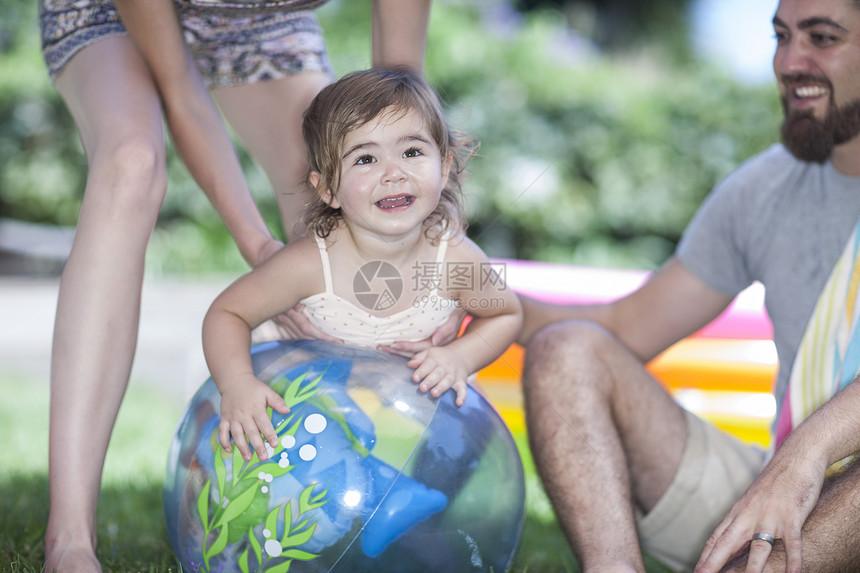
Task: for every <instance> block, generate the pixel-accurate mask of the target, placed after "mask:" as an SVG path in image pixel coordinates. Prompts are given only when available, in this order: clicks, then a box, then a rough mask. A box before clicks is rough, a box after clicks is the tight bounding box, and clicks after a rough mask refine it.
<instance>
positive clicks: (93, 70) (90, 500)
mask: <svg viewBox="0 0 860 573" xmlns="http://www.w3.org/2000/svg"><path fill="white" fill-rule="evenodd" d="M57 89H58V91H59V92H60V94H61V95H62V96H63V98H64V100H65V101H66V104H67V106H68V108H69V110H70V112H71V114H72V116H73V117H74V119H75V122H76V123H77V126H78V130H79V132H80V136H81V139H82V141H83V144H84V148H85V150H86V154H87V162H88V169H89V172H88V177H87V184H86V190H85V193H84V199H83V203H82V206H81V212H80V217H79V220H78V227H77V232H76V234H75V240H74V244H73V246H72V251H71V254H70V256H69V260H68V262H67V263H66V267H65V270H64V272H63V276H62V280H61V283H60V293H59V300H58V303H57V316H56V324H55V329H54V346H53V353H52V362H51V410H50V420H51V422H50V464H49V476H50V495H51V510H50V516H49V519H48V528H47V532H46V535H45V558H46V571H54V570H57V571H61V572H62V571H76V572H77V571H99V570H100V567H99V564H98V562H97V561H96V558H95V546H96V508H97V504H98V496H99V489H100V485H101V475H102V468H103V465H104V460H105V453H106V451H107V446H108V442H109V440H110V435H111V431H112V429H113V424H114V422H115V420H116V415H117V412H118V410H119V406H120V402H121V401H122V398H123V395H124V394H125V389H126V386H127V385H128V377H129V373H130V370H131V364H132V359H133V356H134V349H135V345H136V342H137V328H138V319H139V313H140V293H141V285H142V281H143V270H144V253H145V250H146V245H147V242H148V241H149V237H150V235H151V233H152V230H153V227H154V226H155V222H156V219H157V217H158V211H159V209H160V207H161V203H162V201H163V198H164V192H165V189H166V170H165V150H164V147H165V144H164V133H163V129H162V116H161V107H160V103H159V100H158V97H157V93H156V91H155V89H154V86H153V84H152V80H151V78H150V75H149V72H148V69H147V68H146V66H145V65H144V63H143V61H142V60H141V59H140V57H139V56H138V54H137V51H136V49H135V48H134V46H133V44H132V43H131V41H130V40H129V39H128V38H126V37H123V36H117V37H112V38H107V39H104V40H101V41H99V42H97V43H95V44H93V45H91V46H89V47H87V48H86V49H84V50H83V51H82V52H81V53H79V54H78V55H76V56H75V57H74V58H73V59H72V60H71V62H70V63H69V64H68V66H67V68H66V69H65V70H64V71H63V73H62V74H61V76H60V77H59V79H58V81H57Z"/></svg>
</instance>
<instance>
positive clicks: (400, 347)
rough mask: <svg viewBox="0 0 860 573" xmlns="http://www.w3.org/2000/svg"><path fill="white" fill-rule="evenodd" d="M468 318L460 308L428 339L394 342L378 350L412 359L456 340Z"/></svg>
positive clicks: (381, 346)
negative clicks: (464, 321)
mask: <svg viewBox="0 0 860 573" xmlns="http://www.w3.org/2000/svg"><path fill="white" fill-rule="evenodd" d="M466 316H468V314H467V313H466V311H465V310H463V309H462V308H460V307H457V309H456V310H455V311H454V312H452V313H451V316H450V317H449V318H448V320H446V321H445V323H444V324H442V326H440V327H439V328H437V329H436V332H434V333H433V334H431V335H430V337H429V338H425V339H424V340H419V341H417V342H402V341H398V342H394V343H393V344H391V345H380V346H379V347H378V348H379V349H380V350H384V351H385V352H388V353H390V354H397V355H398V356H403V357H404V358H412V357H413V356H415V355H416V354H418V353H419V352H422V351H424V350H428V349H430V348H432V347H434V346H445V345H446V344H448V343H449V342H452V341H454V340H456V339H457V335H458V334H460V325H461V324H462V323H463V320H464V319H465V318H466Z"/></svg>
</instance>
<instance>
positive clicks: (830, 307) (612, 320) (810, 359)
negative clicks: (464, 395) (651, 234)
mask: <svg viewBox="0 0 860 573" xmlns="http://www.w3.org/2000/svg"><path fill="white" fill-rule="evenodd" d="M739 17H743V16H742V15H739ZM773 26H774V30H775V33H776V40H777V46H776V52H775V55H774V72H775V75H776V79H777V82H778V84H779V89H780V93H781V96H782V101H783V107H784V110H785V121H784V125H783V127H782V142H783V143H782V144H781V145H774V146H773V147H771V148H770V149H768V150H766V151H764V152H762V153H760V154H759V155H757V156H755V157H753V158H752V159H750V160H749V161H747V162H746V163H744V164H743V165H742V166H741V167H739V168H738V169H737V170H736V171H735V172H733V173H732V174H731V175H730V176H729V177H727V178H726V179H725V180H724V181H722V182H721V183H720V184H719V185H718V186H717V187H716V188H715V189H714V191H713V192H712V193H711V195H710V196H709V197H708V199H707V200H706V201H705V203H704V204H703V205H702V207H701V209H700V210H699V211H698V213H697V214H696V216H695V217H694V219H693V221H692V222H691V224H690V226H689V227H688V228H687V230H686V231H685V233H684V236H683V238H682V240H681V242H680V243H679V245H678V248H677V250H676V252H675V255H674V256H673V257H672V258H671V259H670V260H669V261H668V262H666V263H665V265H663V266H662V268H660V269H659V271H657V272H655V273H654V274H653V275H652V276H651V278H650V279H649V280H648V281H647V282H646V283H645V284H644V285H643V286H642V287H641V288H639V289H638V290H637V291H636V292H634V293H632V294H630V295H628V296H626V297H624V298H622V299H620V300H618V301H615V302H612V303H610V304H604V305H590V306H556V305H550V304H545V303H540V302H538V301H534V300H529V299H527V298H525V297H523V303H524V309H525V316H526V323H525V327H524V331H523V334H522V336H521V340H520V341H521V342H522V343H523V344H526V345H527V353H526V364H525V370H524V376H523V388H524V392H525V398H526V413H527V424H528V430H529V439H530V443H531V447H532V452H533V454H534V457H535V460H536V462H537V465H538V469H539V471H540V474H541V477H542V478H543V481H544V485H545V487H546V490H547V493H548V494H549V497H550V499H551V501H552V503H553V505H554V508H555V511H556V514H557V516H558V518H559V521H560V522H561V524H562V526H563V528H564V531H565V533H566V535H567V537H568V539H569V541H570V543H571V545H572V547H573V550H574V552H575V554H576V555H577V558H578V559H579V561H580V564H581V565H582V566H583V569H584V570H585V571H587V572H589V573H591V572H602V571H614V572H622V571H624V572H627V571H640V572H641V571H644V564H643V560H642V556H641V550H642V549H643V548H644V549H646V550H648V551H649V552H650V553H651V554H653V555H654V556H656V557H658V558H660V559H662V560H663V561H664V562H666V563H667V564H668V565H670V566H672V567H673V568H676V569H678V570H685V571H688V570H691V569H695V571H697V572H701V573H715V572H717V571H747V572H761V571H790V572H800V571H801V570H802V571H814V572H816V573H822V572H845V571H858V570H860V512H858V511H857V508H858V507H860V464H857V463H852V461H851V460H852V459H853V457H852V456H853V454H856V453H857V452H860V382H855V379H856V376H857V370H858V367H857V366H858V365H860V356H858V354H860V351H858V350H855V347H854V346H853V345H852V344H850V341H851V340H855V339H852V338H851V337H852V336H853V333H854V330H853V329H854V327H855V326H856V325H855V324H854V322H853V321H854V316H855V314H856V315H860V312H855V311H854V310H853V309H854V308H858V309H860V304H857V305H855V304H854V302H855V296H856V291H857V289H856V287H857V280H856V279H857V278H858V277H860V265H857V266H856V267H855V266H854V263H856V262H857V260H858V259H860V258H858V257H857V252H858V245H860V232H858V231H860V227H858V219H860V137H858V133H860V1H858V0H781V1H780V2H779V6H778V8H777V11H776V14H775V16H774V18H773ZM855 271H856V273H855ZM756 280H758V281H760V282H762V283H763V284H764V285H765V287H766V300H765V305H766V308H767V311H768V314H769V316H770V318H771V321H772V323H773V327H774V343H775V346H776V349H777V353H778V356H779V363H780V368H779V373H778V376H777V379H776V380H775V383H774V390H773V391H774V396H775V398H776V403H777V405H778V416H777V422H776V423H775V424H774V428H773V430H774V440H773V443H774V448H772V449H771V451H770V452H763V451H760V450H759V449H757V448H756V447H754V446H752V445H749V444H744V443H741V442H740V441H738V440H737V439H735V438H734V437H732V436H730V435H728V434H727V433H725V432H723V431H721V430H718V429H717V428H715V427H714V426H712V425H710V424H709V423H707V422H705V421H703V420H701V419H700V418H698V417H696V416H694V415H693V414H691V413H689V412H686V411H685V410H683V409H682V408H681V407H680V406H679V405H678V404H677V403H676V402H675V401H674V400H673V399H672V397H671V396H670V395H669V394H668V393H667V392H666V391H665V390H664V389H663V387H662V386H661V385H660V384H659V383H658V382H657V381H656V380H655V379H654V378H653V377H652V376H651V375H650V374H649V373H648V371H647V370H646V368H645V364H646V363H647V362H648V361H649V360H650V359H652V358H654V357H655V356H657V355H658V354H659V353H660V352H662V351H663V350H665V349H666V348H668V347H669V346H671V345H672V344H674V343H675V342H677V341H679V340H681V339H682V338H684V337H686V336H688V335H690V334H692V333H693V332H695V331H697V330H699V329H700V328H702V327H703V326H705V325H706V324H707V323H708V322H710V321H711V320H713V319H714V318H715V317H716V316H717V315H719V313H721V312H722V311H723V310H724V309H725V308H726V307H727V306H728V305H729V303H731V301H732V300H733V299H734V297H735V295H737V294H738V293H739V292H740V291H741V290H743V289H744V288H746V287H747V286H748V285H749V284H750V283H752V282H753V281H756ZM840 281H844V282H840ZM843 284H844V285H847V286H840V285H843ZM852 289H853V290H852ZM833 293H841V294H842V295H846V293H847V295H846V296H843V298H838V297H835V296H831V295H832V294H833ZM825 294H826V295H827V298H824V297H825ZM820 296H821V297H822V298H821V300H822V301H823V302H819V297H820ZM840 296H841V295H840ZM834 311H839V312H834ZM846 311H847V312H846ZM828 313H829V314H828ZM857 322H860V319H858V321H857ZM834 325H839V327H838V328H832V327H833V326H834ZM807 330H809V331H810V333H811V334H809V335H807V334H805V333H806V331H807ZM837 331H838V332H837ZM857 331H858V335H857V339H856V340H855V342H857V347H856V348H858V349H860V328H858V329H857ZM831 332H832V337H836V336H844V335H845V333H847V336H848V341H849V343H844V342H834V343H832V344H831V343H830V342H828V343H827V344H821V341H822V340H824V341H829V340H835V338H832V337H831V334H829V333H831ZM839 340H842V339H839ZM816 344H818V345H817V346H816ZM828 344H829V346H828ZM817 364H822V365H823V366H822V367H821V368H820V370H827V372H830V371H831V370H834V364H835V367H836V370H838V372H836V374H835V375H834V379H833V380H834V383H833V384H832V387H830V386H828V385H829V384H830V381H828V380H824V379H823V378H822V376H819V375H818V374H817V370H819V368H816V367H808V366H809V365H813V366H814V365H817ZM816 385H821V386H822V387H824V388H825V391H823V392H821V393H820V396H818V394H816V396H818V397H817V398H816V399H813V398H810V397H809V396H810V395H811V394H810V393H809V392H807V391H806V389H807V388H809V387H816V388H818V386H816ZM840 460H841V462H840ZM837 462H840V463H839V464H837ZM835 464H836V465H835ZM828 468H829V470H828Z"/></svg>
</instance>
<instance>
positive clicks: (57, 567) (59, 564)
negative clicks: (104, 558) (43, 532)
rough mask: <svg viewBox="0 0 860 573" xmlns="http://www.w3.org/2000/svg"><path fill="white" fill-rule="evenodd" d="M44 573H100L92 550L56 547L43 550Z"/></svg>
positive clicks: (87, 548) (87, 547)
mask: <svg viewBox="0 0 860 573" xmlns="http://www.w3.org/2000/svg"><path fill="white" fill-rule="evenodd" d="M45 573H102V567H101V565H99V561H98V559H96V556H95V553H94V552H93V548H92V547H90V546H88V545H84V546H77V547H71V546H64V547H59V546H56V547H54V548H53V549H47V548H46V549H45Z"/></svg>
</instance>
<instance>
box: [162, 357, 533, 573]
mask: <svg viewBox="0 0 860 573" xmlns="http://www.w3.org/2000/svg"><path fill="white" fill-rule="evenodd" d="M252 358H253V364H254V371H255V373H256V374H257V376H258V377H259V378H260V379H261V380H264V381H266V382H267V383H269V384H270V385H271V386H272V388H274V389H275V390H276V391H277V392H278V393H280V394H281V395H282V396H284V399H285V400H286V402H287V405H288V406H290V412H289V413H288V414H285V415H282V414H279V413H277V412H273V414H272V422H273V425H274V426H275V428H276V430H277V432H278V436H279V444H278V447H276V448H271V449H270V450H269V452H268V453H269V458H268V459H267V460H266V461H263V462H261V461H260V460H259V459H258V458H257V457H256V456H254V457H253V458H252V459H251V460H250V461H249V462H245V461H244V460H243V459H242V458H241V456H240V455H239V454H238V449H237V448H233V452H232V453H231V454H226V453H224V452H223V450H222V449H221V447H220V445H219V444H218V424H219V421H220V418H219V415H218V413H219V409H220V395H219V394H218V391H217V389H216V387H215V384H214V383H213V382H212V380H211V379H210V380H207V381H206V382H205V383H204V384H203V386H202V387H201V388H200V390H199V391H198V392H197V393H196V394H195V395H194V397H193V398H192V399H191V401H190V403H189V405H188V407H187V408H186V410H185V413H184V414H183V416H182V419H181V421H180V423H179V427H178V429H177V431H176V434H175V436H174V438H173V442H172V444H171V447H170V454H169V459H168V464H167V474H166V480H165V485H164V511H165V518H166V522H167V532H168V536H169V538H170V543H171V546H172V548H173V551H174V552H175V553H176V556H177V558H178V559H179V561H180V562H181V563H182V566H183V569H184V570H185V571H219V572H227V571H240V572H248V571H269V572H273V573H285V572H287V571H289V572H291V573H297V572H303V571H343V572H350V573H352V572H358V571H374V572H385V571H404V572H408V571H416V572H418V571H420V572H422V573H425V572H427V571H446V572H447V571H497V572H502V571H505V570H506V569H508V567H509V566H510V564H511V562H512V560H513V556H514V553H515V551H516V548H517V545H518V543H519V539H520V533H521V531H522V526H523V516H524V489H525V488H524V482H523V470H522V465H521V462H520V457H519V453H518V451H517V448H516V445H515V443H514V441H513V438H512V437H511V434H510V432H509V431H508V429H507V426H506V425H505V423H504V421H503V420H502V419H501V417H500V416H499V414H498V413H497V412H496V410H495V409H494V408H493V407H492V405H490V404H489V402H488V401H487V400H486V399H485V398H484V396H483V395H482V394H481V393H480V392H479V391H478V390H477V389H476V388H474V387H472V386H470V387H469V393H468V398H467V400H466V403H465V404H464V405H463V406H462V407H459V408H458V407H457V406H456V404H455V403H454V399H453V398H454V394H453V392H450V391H449V392H446V393H445V394H444V395H443V396H442V397H440V398H438V399H434V398H432V397H430V396H429V395H427V394H423V393H421V392H419V391H418V390H417V385H416V384H414V383H413V382H412V381H411V378H410V376H411V373H412V369H411V368H409V367H407V366H406V360H405V359H403V358H400V357H397V356H391V355H389V354H386V353H383V352H377V351H372V350H358V349H354V348H351V347H348V346H344V345H338V344H331V343H327V342H321V341H283V342H273V343H266V344H261V345H258V346H256V347H254V348H253V349H252Z"/></svg>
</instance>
